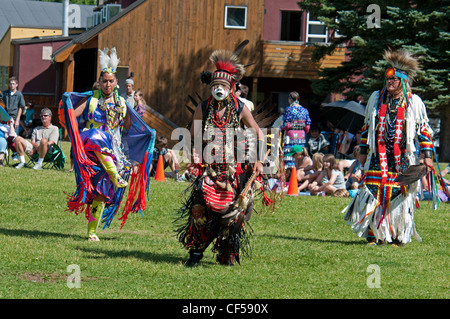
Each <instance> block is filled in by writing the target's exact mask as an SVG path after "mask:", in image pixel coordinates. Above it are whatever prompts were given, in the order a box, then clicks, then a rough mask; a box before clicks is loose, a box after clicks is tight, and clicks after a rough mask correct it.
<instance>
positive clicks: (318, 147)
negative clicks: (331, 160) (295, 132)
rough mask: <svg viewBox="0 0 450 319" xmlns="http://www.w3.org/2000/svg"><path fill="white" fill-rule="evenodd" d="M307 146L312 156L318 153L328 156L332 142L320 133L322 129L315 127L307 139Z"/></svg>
mask: <svg viewBox="0 0 450 319" xmlns="http://www.w3.org/2000/svg"><path fill="white" fill-rule="evenodd" d="M306 145H307V147H308V151H309V154H311V155H314V154H315V153H318V152H320V153H324V154H326V153H328V148H329V146H330V142H328V140H327V139H326V137H325V136H324V135H323V134H321V133H320V129H319V128H318V127H317V126H313V127H312V128H311V130H310V131H309V134H308V137H307V139H306Z"/></svg>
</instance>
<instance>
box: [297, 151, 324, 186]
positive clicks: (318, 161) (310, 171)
mask: <svg viewBox="0 0 450 319" xmlns="http://www.w3.org/2000/svg"><path fill="white" fill-rule="evenodd" d="M323 156H324V155H323V153H320V152H319V153H315V154H314V155H313V156H312V165H310V166H307V167H305V168H304V169H303V171H304V175H303V176H302V177H301V178H300V179H299V182H300V183H301V184H300V185H299V187H298V190H299V192H301V191H302V190H304V189H306V188H307V187H308V185H309V184H310V183H312V182H313V181H314V180H315V179H316V178H317V177H318V176H319V175H320V173H321V172H322V169H323Z"/></svg>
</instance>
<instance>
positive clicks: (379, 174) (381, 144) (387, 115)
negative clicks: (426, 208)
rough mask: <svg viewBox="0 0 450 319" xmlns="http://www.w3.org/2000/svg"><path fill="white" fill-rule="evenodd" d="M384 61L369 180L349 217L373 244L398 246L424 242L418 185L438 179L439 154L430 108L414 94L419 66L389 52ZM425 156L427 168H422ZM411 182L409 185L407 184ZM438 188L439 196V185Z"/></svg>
mask: <svg viewBox="0 0 450 319" xmlns="http://www.w3.org/2000/svg"><path fill="white" fill-rule="evenodd" d="M383 57H384V59H385V61H386V62H387V63H388V64H389V68H388V69H387V70H386V72H385V85H384V87H383V89H381V90H380V91H375V92H373V93H372V95H371V97H370V99H369V101H368V103H367V106H366V115H365V124H364V127H363V129H362V134H361V143H360V162H361V164H362V165H363V166H364V175H363V177H362V182H361V184H360V188H359V191H358V193H357V195H356V196H355V197H354V198H353V200H352V201H351V203H350V204H349V205H348V206H347V207H346V208H345V210H344V211H343V212H345V220H346V221H347V222H348V223H349V224H350V225H351V226H352V228H353V231H354V232H355V233H357V234H358V236H360V237H366V238H367V240H368V241H369V244H371V245H376V244H384V243H392V244H394V245H397V246H398V245H403V244H406V243H409V242H411V240H412V239H411V238H412V237H415V238H416V239H417V240H418V241H421V238H420V236H419V234H418V233H417V231H416V227H415V224H414V212H415V208H416V201H417V192H418V181H420V178H421V177H422V176H423V174H426V173H428V176H429V177H431V175H435V174H436V172H435V171H434V169H433V161H432V155H433V154H435V150H434V147H433V141H432V139H431V134H432V130H431V128H430V126H429V124H428V116H427V112H426V109H425V105H424V103H423V102H422V100H421V99H420V97H418V96H417V95H415V94H413V93H412V92H411V84H412V82H413V79H414V75H415V73H416V72H417V70H418V62H417V60H416V59H415V58H414V57H413V56H412V55H411V53H410V52H408V51H404V50H399V51H386V52H385V53H384V56H383ZM420 153H422V154H423V156H424V158H425V159H424V162H425V166H416V165H417V164H419V154H420ZM414 175H416V176H414ZM407 176H408V178H407V179H408V181H407V182H406V183H401V182H400V180H401V179H403V180H404V181H405V178H404V177H407ZM411 177H412V178H411ZM431 179H432V180H433V181H436V180H437V179H435V178H434V177H433V178H431ZM441 179H442V177H441ZM441 185H445V184H442V183H441ZM433 188H434V189H433V190H434V191H433V193H435V194H437V184H436V182H434V187H433ZM435 204H436V203H435ZM433 206H434V207H435V208H436V207H437V206H436V205H433Z"/></svg>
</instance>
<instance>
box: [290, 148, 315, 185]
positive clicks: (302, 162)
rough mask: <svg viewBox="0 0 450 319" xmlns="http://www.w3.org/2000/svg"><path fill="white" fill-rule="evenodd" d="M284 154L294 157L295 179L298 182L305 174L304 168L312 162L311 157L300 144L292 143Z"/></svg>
mask: <svg viewBox="0 0 450 319" xmlns="http://www.w3.org/2000/svg"><path fill="white" fill-rule="evenodd" d="M286 155H287V156H292V157H293V158H294V163H295V168H296V170H297V180H298V181H299V182H300V181H301V180H302V179H303V177H304V176H305V175H306V172H305V168H306V167H309V166H312V163H313V162H312V159H311V157H309V155H308V150H307V149H306V147H303V146H301V145H294V146H293V147H292V148H291V151H290V152H289V153H287V154H286Z"/></svg>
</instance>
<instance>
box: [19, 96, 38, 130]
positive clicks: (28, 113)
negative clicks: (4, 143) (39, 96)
mask: <svg viewBox="0 0 450 319" xmlns="http://www.w3.org/2000/svg"><path fill="white" fill-rule="evenodd" d="M35 114H36V112H35V111H34V106H33V104H31V102H27V104H26V105H25V114H22V116H21V119H20V123H19V135H20V136H23V137H25V138H29V137H30V136H31V132H32V131H33V119H34V115H35Z"/></svg>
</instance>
